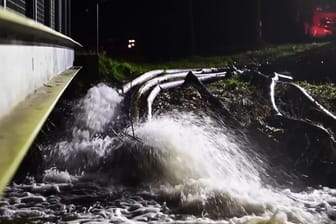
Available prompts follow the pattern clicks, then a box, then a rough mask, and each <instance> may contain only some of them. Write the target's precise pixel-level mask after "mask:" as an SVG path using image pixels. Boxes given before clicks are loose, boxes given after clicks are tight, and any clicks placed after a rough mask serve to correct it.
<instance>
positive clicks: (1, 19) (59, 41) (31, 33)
mask: <svg viewBox="0 0 336 224" xmlns="http://www.w3.org/2000/svg"><path fill="white" fill-rule="evenodd" d="M0 38H1V41H3V42H5V43H8V42H9V41H10V42H16V43H27V42H28V43H29V44H32V43H35V44H38V45H41V44H45V45H52V46H55V45H56V46H57V45H59V46H63V47H64V46H65V47H70V48H75V47H81V45H80V44H79V43H78V42H76V41H74V40H73V39H71V38H70V37H68V36H65V35H63V34H61V33H59V32H56V31H55V30H53V29H51V28H49V27H47V26H44V25H43V24H41V23H38V22H36V21H34V20H31V19H29V18H26V17H24V16H22V15H20V14H17V13H15V12H12V11H11V10H8V9H6V10H5V9H3V8H2V7H0Z"/></svg>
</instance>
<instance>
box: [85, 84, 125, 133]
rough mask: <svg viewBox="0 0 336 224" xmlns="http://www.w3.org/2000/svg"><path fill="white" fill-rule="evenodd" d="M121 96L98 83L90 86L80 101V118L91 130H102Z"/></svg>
mask: <svg viewBox="0 0 336 224" xmlns="http://www.w3.org/2000/svg"><path fill="white" fill-rule="evenodd" d="M121 100H122V97H121V96H120V95H119V94H118V93H117V91H115V90H114V89H113V88H110V87H108V86H107V85H105V84H98V85H97V86H95V87H93V88H91V89H90V90H89V91H88V93H87V95H86V97H85V98H84V99H83V100H82V101H81V102H80V107H81V108H82V113H81V114H80V120H81V122H82V123H83V124H85V125H86V127H88V128H90V129H91V130H92V131H96V132H100V131H103V129H104V127H105V125H106V124H108V123H109V122H110V121H111V119H112V118H113V116H114V112H115V109H116V106H117V105H118V104H119V103H120V101H121Z"/></svg>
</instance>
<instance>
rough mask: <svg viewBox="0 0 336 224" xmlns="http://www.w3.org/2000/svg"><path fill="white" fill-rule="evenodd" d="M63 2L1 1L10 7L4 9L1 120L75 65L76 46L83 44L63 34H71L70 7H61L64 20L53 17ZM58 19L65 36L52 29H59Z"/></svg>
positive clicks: (0, 22) (0, 12)
mask: <svg viewBox="0 0 336 224" xmlns="http://www.w3.org/2000/svg"><path fill="white" fill-rule="evenodd" d="M61 2H67V1H66V0H51V1H48V0H27V1H25V0H7V1H5V0H2V2H0V3H2V5H3V6H5V7H6V8H5V7H4V8H3V7H1V6H0V74H1V77H0V78H1V79H0V118H1V117H3V116H4V115H6V114H9V113H10V111H11V110H12V109H13V108H14V107H15V106H16V105H18V104H19V103H20V102H21V101H23V100H24V99H25V97H27V96H28V95H29V94H32V93H34V90H36V89H37V88H39V87H41V86H43V85H44V84H45V83H47V81H48V80H50V79H51V78H53V77H55V76H57V75H59V74H61V73H62V72H64V71H65V70H67V69H69V68H70V67H72V66H73V62H74V47H76V46H79V44H78V43H77V42H75V41H73V40H72V39H71V38H69V37H68V36H65V35H63V34H66V33H68V32H69V29H68V28H67V27H68V25H67V20H68V19H69V17H70V12H69V10H68V9H67V7H63V9H62V7H59V8H58V10H59V11H58V15H60V17H58V18H57V17H56V16H55V18H53V15H56V8H57V5H56V3H59V4H61ZM14 3H15V4H14ZM45 3H48V4H45ZM14 6H15V7H14ZM19 6H20V7H19ZM8 9H10V10H8ZM13 10H16V12H13ZM29 10H30V11H29ZM64 10H65V11H64ZM65 14H66V15H67V16H66V17H64V15H65ZM48 19H49V20H48ZM57 19H60V21H61V22H62V23H63V28H66V29H60V31H62V32H63V34H60V33H58V32H56V31H54V30H51V29H50V28H53V27H55V28H57V27H56V26H55V21H56V20H57ZM41 25H44V26H41ZM47 26H48V27H47ZM56 30H57V29H56Z"/></svg>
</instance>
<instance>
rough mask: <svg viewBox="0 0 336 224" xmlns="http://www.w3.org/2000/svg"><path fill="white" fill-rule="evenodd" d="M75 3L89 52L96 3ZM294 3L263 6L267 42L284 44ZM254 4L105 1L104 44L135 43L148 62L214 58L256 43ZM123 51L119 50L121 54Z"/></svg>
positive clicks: (76, 22)
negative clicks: (171, 59) (281, 42)
mask: <svg viewBox="0 0 336 224" xmlns="http://www.w3.org/2000/svg"><path fill="white" fill-rule="evenodd" d="M72 2H73V7H72V9H73V17H72V34H73V38H74V39H76V40H78V41H79V42H81V43H82V44H83V45H84V46H85V47H86V48H94V46H95V41H96V36H95V35H96V25H95V23H96V20H95V19H96V8H95V7H96V6H95V2H96V1H94V0H72ZM190 2H192V11H191V10H190ZM293 2H295V1H294V0H263V1H262V16H263V22H264V30H265V33H264V37H265V38H266V39H267V38H268V39H270V40H272V39H273V40H274V41H278V40H281V38H282V39H286V35H285V34H286V33H289V32H286V28H288V24H290V22H291V21H290V20H293V17H294V15H293V14H295V12H293V8H294V7H293ZM255 3H256V0H208V1H205V0H169V1H162V0H145V1H139V0H105V1H103V2H102V3H101V4H100V40H101V43H102V44H104V41H105V40H106V39H108V38H110V39H113V40H117V41H116V44H117V45H122V46H125V47H126V46H127V43H125V42H123V41H126V40H127V39H129V38H134V39H136V40H137V44H138V48H139V49H140V50H139V51H141V53H142V54H143V55H145V56H149V57H157V55H161V56H162V57H179V56H185V55H189V54H191V53H193V54H198V55H215V54H221V53H223V52H227V51H230V50H235V49H243V48H245V47H250V46H251V45H253V44H254V43H255V36H256V34H255V32H256V28H255V27H256V4H255ZM294 11H295V10H294ZM191 12H192V16H191V14H190V13H191ZM191 18H192V19H191ZM287 20H288V21H287ZM274 24H276V26H275V25H274ZM191 25H192V26H193V29H192V28H191ZM277 39H278V40H277ZM192 40H194V42H192ZM192 43H194V44H192ZM192 46H194V47H193V48H192ZM192 49H193V50H192ZM120 51H121V50H116V52H117V53H121V54H122V52H120Z"/></svg>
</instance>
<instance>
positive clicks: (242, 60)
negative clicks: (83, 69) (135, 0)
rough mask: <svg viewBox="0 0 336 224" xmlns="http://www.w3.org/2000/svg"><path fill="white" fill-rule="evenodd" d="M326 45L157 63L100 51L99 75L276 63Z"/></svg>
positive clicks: (109, 76) (114, 77) (290, 46)
mask: <svg viewBox="0 0 336 224" xmlns="http://www.w3.org/2000/svg"><path fill="white" fill-rule="evenodd" d="M322 45H324V43H313V44H295V45H294V44H287V45H280V46H268V47H263V48H261V49H259V50H251V51H247V52H243V53H238V54H234V55H224V56H214V57H199V56H195V57H189V58H185V59H181V60H177V61H167V62H164V63H155V64H154V63H152V64H149V63H147V64H146V63H144V64H139V63H131V62H124V61H119V60H114V59H112V58H109V57H108V56H106V55H105V54H100V55H99V76H100V77H99V78H100V79H103V80H106V81H109V80H118V81H125V80H130V79H133V78H134V77H136V76H138V75H140V74H141V73H144V72H146V71H149V70H153V69H170V68H206V67H226V66H230V65H234V64H236V65H246V64H264V63H272V62H274V61H276V60H278V59H281V58H285V57H289V56H294V55H297V54H299V53H303V52H305V51H309V50H312V49H316V48H318V47H320V46H322Z"/></svg>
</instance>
